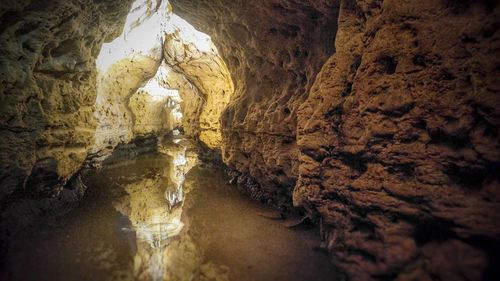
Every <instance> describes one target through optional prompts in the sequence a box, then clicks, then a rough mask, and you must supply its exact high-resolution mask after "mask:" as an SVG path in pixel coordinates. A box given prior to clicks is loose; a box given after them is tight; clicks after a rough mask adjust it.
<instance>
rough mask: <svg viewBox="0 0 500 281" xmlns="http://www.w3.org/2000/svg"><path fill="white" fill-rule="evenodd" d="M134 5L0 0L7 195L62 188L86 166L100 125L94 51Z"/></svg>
mask: <svg viewBox="0 0 500 281" xmlns="http://www.w3.org/2000/svg"><path fill="white" fill-rule="evenodd" d="M130 5H131V1H118V2H117V1H99V2H97V1H87V0H83V1H71V0H70V1H29V0H21V1H2V2H1V3H0V85H1V86H0V99H1V102H0V126H1V130H2V137H1V140H0V163H1V164H0V165H1V166H0V186H1V189H0V201H1V200H3V199H6V198H8V197H9V196H12V195H13V194H19V195H21V194H24V195H23V196H27V197H29V198H41V197H44V198H46V197H52V196H54V195H57V194H58V193H59V192H60V191H61V189H62V186H63V185H64V183H65V182H66V181H67V180H68V178H69V177H70V176H71V175H72V174H74V173H75V172H76V171H77V170H78V169H79V168H80V166H81V164H82V163H83V161H84V159H85V157H86V155H87V150H88V148H89V147H90V146H91V145H92V143H93V141H94V130H95V127H96V122H95V120H94V118H93V116H92V105H93V103H94V101H95V97H96V86H95V85H96V75H97V72H96V67H95V57H96V56H97V54H98V52H99V49H100V48H101V45H102V43H103V42H104V41H110V40H111V39H112V38H113V37H114V36H117V35H118V34H119V33H120V32H121V29H122V27H123V23H124V19H125V16H126V14H127V13H128V10H129V8H130ZM16 196H17V195H16Z"/></svg>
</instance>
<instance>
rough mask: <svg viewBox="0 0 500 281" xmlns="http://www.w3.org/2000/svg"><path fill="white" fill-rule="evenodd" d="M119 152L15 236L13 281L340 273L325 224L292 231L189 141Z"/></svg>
mask: <svg viewBox="0 0 500 281" xmlns="http://www.w3.org/2000/svg"><path fill="white" fill-rule="evenodd" d="M177 142H178V143H173V142H171V141H169V142H163V144H161V145H159V146H157V147H154V149H152V151H149V152H143V153H136V152H137V151H130V150H127V151H125V153H124V152H123V151H122V152H118V153H115V154H117V155H114V156H112V157H111V158H110V160H109V161H106V162H105V163H104V165H103V167H102V168H101V169H98V170H89V171H87V172H85V173H84V174H83V175H82V179H83V182H84V183H85V185H86V186H87V187H88V190H87V192H86V193H85V196H84V198H83V200H82V201H81V202H79V203H78V206H75V207H73V208H72V209H71V210H70V211H69V212H66V213H65V214H64V215H59V216H51V217H50V218H46V219H43V220H41V221H40V222H39V224H37V226H35V227H32V228H31V229H29V230H27V231H25V232H23V233H22V234H21V235H19V236H17V238H16V239H15V241H13V242H12V245H11V248H10V250H9V256H8V275H9V277H10V278H9V279H12V280H241V281H244V280H274V281H277V280H287V281H289V280H339V279H340V275H338V273H337V272H336V271H335V269H334V268H333V267H332V265H331V264H330V262H329V259H328V255H327V254H326V253H324V252H322V251H318V250H316V249H317V246H318V245H319V244H320V241H319V235H318V230H316V229H314V230H310V229H309V230H304V229H290V228H287V227H286V226H287V225H289V224H290V223H292V222H293V221H294V220H293V218H292V219H290V218H289V219H287V220H282V219H278V217H275V216H276V214H275V213H274V212H273V211H272V210H270V209H269V208H268V207H267V206H264V205H262V204H259V203H257V202H255V201H251V200H249V199H248V198H247V197H246V196H245V195H242V194H241V193H240V192H239V191H238V189H237V187H236V186H235V185H230V184H229V178H228V177H227V176H226V175H225V173H224V172H223V171H221V169H220V168H216V167H213V166H210V165H205V164H200V163H198V161H197V160H196V155H195V153H194V152H192V150H191V149H192V146H191V145H187V144H186V142H184V141H177Z"/></svg>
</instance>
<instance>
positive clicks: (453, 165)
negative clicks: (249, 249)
mask: <svg viewBox="0 0 500 281" xmlns="http://www.w3.org/2000/svg"><path fill="white" fill-rule="evenodd" d="M172 2H173V5H174V11H175V12H177V13H179V14H180V15H181V16H183V17H185V18H186V19H188V20H189V21H190V22H191V23H192V24H194V25H195V26H197V27H198V28H200V29H201V30H203V31H205V32H207V33H208V34H209V35H211V36H212V38H213V39H214V41H215V43H216V44H217V46H218V47H219V50H220V51H221V53H222V55H223V57H224V58H225V59H226V61H227V62H228V64H229V69H230V70H231V74H232V75H233V80H234V82H235V87H236V93H235V95H234V97H233V98H232V99H231V102H230V104H229V106H228V109H227V110H226V111H225V112H224V114H223V116H222V119H221V120H222V126H223V133H224V135H223V137H224V139H223V157H224V160H225V161H226V163H228V164H229V165H230V166H232V167H233V168H236V169H237V170H239V171H240V172H242V173H244V174H247V175H250V176H252V177H253V178H255V179H257V180H258V181H259V183H260V184H261V185H263V186H268V187H275V186H276V184H277V185H278V186H279V185H281V186H293V185H294V182H295V178H296V177H300V179H299V181H298V183H297V186H296V188H295V191H294V198H293V199H294V203H295V204H296V205H297V206H301V207H304V208H305V209H307V210H308V211H309V212H310V213H311V214H312V215H319V217H320V218H321V220H322V224H323V225H324V228H325V230H326V235H325V237H324V238H325V239H326V240H327V241H326V242H327V246H328V249H329V250H330V251H331V253H332V256H333V258H334V261H336V263H337V264H338V265H340V266H341V267H342V268H343V269H344V270H346V271H347V272H348V273H349V275H350V276H351V277H353V279H354V280H367V279H374V278H382V279H384V278H389V279H400V280H410V279H414V280H431V279H433V278H439V279H440V280H480V279H481V278H486V279H488V278H490V279H491V278H492V277H491V276H493V275H494V274H498V273H494V270H495V269H494V267H492V266H490V267H488V263H490V264H491V265H492V264H494V260H495V259H497V260H498V250H499V240H500V239H499V238H500V233H499V232H500V228H499V227H498V221H500V220H499V219H500V218H499V215H498V214H500V212H499V211H500V207H499V199H500V194H499V193H500V192H499V183H498V175H497V174H498V169H499V168H500V155H499V153H500V148H499V143H500V141H499V127H500V126H499V125H500V124H499V123H500V118H499V117H500V115H499V110H500V98H499V96H498V92H499V88H500V85H499V82H498V81H499V80H498V77H499V75H498V74H499V71H500V67H499V65H500V64H499V60H500V58H499V56H498V52H499V51H498V50H499V45H500V43H499V40H498V39H499V38H498V37H499V36H500V34H499V33H498V29H499V26H500V24H499V22H498V18H499V8H498V5H497V1H447V0H443V1H430V0H429V1H395V0H392V1H377V0H372V1H363V0H359V1H354V0H349V1H332V2H330V4H329V5H327V4H324V3H323V2H321V1H314V2H315V3H313V4H309V2H308V1H300V2H301V3H300V4H299V3H296V2H295V1H265V2H264V1H252V2H247V1H231V3H229V2H228V1H216V0H207V1H184V0H173V1H172ZM311 2H313V1H311ZM333 2H335V3H337V4H338V3H339V2H340V3H341V12H340V17H339V19H338V34H337V37H336V39H335V46H336V53H335V54H334V55H333V56H332V57H330V58H329V59H328V61H327V57H326V55H327V54H329V53H331V52H333V48H331V47H330V48H328V44H329V43H330V42H333V37H334V35H335V30H336V28H337V27H336V14H337V6H336V4H335V3H333ZM299 7H300V8H299ZM325 33H326V34H325ZM329 40H332V41H329ZM325 44H326V46H325ZM325 62H326V63H325ZM323 63H325V65H324V66H323V68H322V70H321V73H320V74H319V75H318V77H317V78H315V74H316V72H315V70H316V69H317V67H318V66H319V65H322V64H323ZM294 78H296V79H294ZM314 79H316V81H315V82H314V86H313V88H312V90H311V91H310V94H309V96H308V97H307V100H306V101H305V103H303V101H304V99H305V97H306V96H307V94H306V92H307V90H308V88H309V86H310V84H311V83H312V82H313V81H314ZM299 106H300V109H299ZM297 116H298V120H296V118H297ZM296 134H297V135H296ZM295 139H297V144H298V148H297V145H296V144H295ZM298 150H300V153H299V152H298ZM297 160H299V161H300V162H299V163H297ZM282 191H283V189H279V188H278V189H274V188H272V189H271V192H275V193H280V192H282ZM458 257H461V258H458Z"/></svg>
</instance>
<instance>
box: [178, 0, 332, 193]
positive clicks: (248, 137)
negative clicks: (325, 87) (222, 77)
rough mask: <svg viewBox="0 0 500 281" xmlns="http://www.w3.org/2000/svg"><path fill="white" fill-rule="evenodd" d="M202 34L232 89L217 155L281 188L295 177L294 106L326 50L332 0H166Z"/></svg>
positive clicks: (302, 97)
mask: <svg viewBox="0 0 500 281" xmlns="http://www.w3.org/2000/svg"><path fill="white" fill-rule="evenodd" d="M171 2H172V5H173V6H174V12H175V13H176V14H178V15H180V16H181V17H183V18H184V19H186V20H188V21H189V23H191V24H193V25H194V26H195V27H196V28H197V29H199V30H201V31H203V32H205V33H207V34H209V35H210V36H211V37H212V40H213V41H214V42H215V44H216V45H217V47H218V49H219V52H220V54H221V55H222V57H223V58H224V59H225V61H226V63H227V64H228V67H229V70H230V72H231V75H232V77H233V81H234V83H235V94H234V95H233V96H232V97H231V101H230V103H229V105H228V106H227V108H226V110H225V111H224V113H223V115H222V117H221V126H222V134H223V142H222V150H223V158H224V161H225V162H226V163H228V164H229V166H231V167H232V168H235V169H236V170H238V171H240V172H242V173H243V174H246V175H250V176H251V177H253V178H257V179H260V181H261V183H263V184H262V186H276V185H278V186H282V187H286V188H282V189H273V190H269V192H272V193H274V192H275V191H276V190H279V191H280V192H281V191H283V192H284V193H285V194H286V193H289V191H290V189H291V188H292V187H293V186H294V184H295V181H296V179H297V175H298V161H297V158H298V149H297V146H296V144H295V128H296V124H297V120H296V119H297V118H296V115H297V109H298V107H299V105H300V104H301V103H302V102H303V101H304V100H305V98H306V97H307V92H308V90H309V88H310V87H311V85H312V83H313V82H314V78H315V76H316V74H317V73H318V71H319V70H320V68H321V65H322V64H323V63H324V61H326V59H327V58H328V56H330V55H331V54H332V53H333V51H334V44H333V42H334V37H335V31H336V23H337V7H338V2H336V1H323V0H321V1H293V0H285V1H277V0H273V1H268V0H258V1H245V0H237V1H220V0H209V1H187V0H173V1H171Z"/></svg>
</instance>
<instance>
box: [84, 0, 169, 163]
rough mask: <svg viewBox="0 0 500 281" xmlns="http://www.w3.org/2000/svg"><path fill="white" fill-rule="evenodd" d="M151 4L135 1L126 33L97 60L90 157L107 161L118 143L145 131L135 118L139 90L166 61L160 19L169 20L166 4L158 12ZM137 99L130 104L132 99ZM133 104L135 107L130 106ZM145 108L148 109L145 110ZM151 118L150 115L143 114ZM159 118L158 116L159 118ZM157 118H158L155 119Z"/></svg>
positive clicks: (126, 26) (101, 51)
mask: <svg viewBox="0 0 500 281" xmlns="http://www.w3.org/2000/svg"><path fill="white" fill-rule="evenodd" d="M150 3H151V1H149V0H144V1H135V2H134V4H133V6H132V8H131V12H130V13H129V14H128V16H127V20H126V23H125V27H124V32H123V33H122V34H121V35H120V36H119V37H117V38H115V40H113V41H112V42H110V43H108V44H105V45H104V46H103V47H102V49H101V50H100V52H99V56H98V58H97V66H98V77H97V98H96V100H95V105H94V115H95V118H96V120H97V128H96V132H95V142H94V145H93V147H92V151H91V158H92V159H93V160H95V159H97V158H105V157H107V156H109V155H110V154H111V152H112V151H113V149H114V148H115V147H116V146H117V145H118V144H124V143H128V142H130V141H131V140H132V139H134V138H135V137H137V136H138V135H140V134H146V133H147V132H146V131H144V130H143V131H141V132H136V131H134V127H135V121H137V122H138V123H139V124H140V123H141V121H144V122H146V120H140V119H141V117H144V115H142V114H141V116H135V115H134V112H138V111H139V109H138V108H135V109H134V108H133V106H135V105H137V106H139V103H137V102H134V101H137V98H138V97H139V96H140V95H136V92H137V90H138V89H139V88H140V87H141V86H144V84H145V83H146V82H147V81H148V80H150V79H152V78H153V77H154V76H155V74H156V73H157V71H158V69H159V67H160V65H161V62H162V59H163V54H162V50H163V37H162V36H161V34H162V29H161V22H162V19H161V18H160V17H159V16H157V15H161V17H167V12H168V10H167V8H166V4H165V3H164V4H163V5H162V6H160V7H159V8H158V11H157V12H156V13H155V12H154V10H153V9H152V8H151V6H150V5H149V4H150ZM134 95H136V99H135V100H134V101H133V102H132V103H130V101H131V98H132V96H134ZM131 105H132V106H131ZM143 109H146V107H143ZM142 113H145V114H146V115H148V116H150V115H151V114H148V113H147V112H142ZM159 117H160V116H158V118H159ZM155 119H157V118H155ZM136 133H137V134H136Z"/></svg>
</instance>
